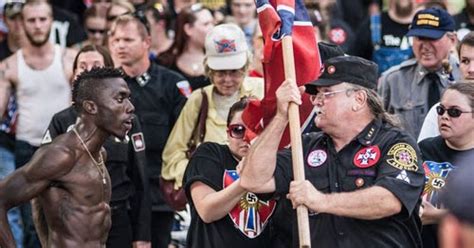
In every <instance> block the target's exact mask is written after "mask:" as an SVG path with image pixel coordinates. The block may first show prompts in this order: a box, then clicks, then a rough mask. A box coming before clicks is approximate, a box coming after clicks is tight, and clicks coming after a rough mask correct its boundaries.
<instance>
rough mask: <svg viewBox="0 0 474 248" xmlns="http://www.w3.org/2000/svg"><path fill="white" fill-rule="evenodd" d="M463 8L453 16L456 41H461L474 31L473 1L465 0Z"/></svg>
mask: <svg viewBox="0 0 474 248" xmlns="http://www.w3.org/2000/svg"><path fill="white" fill-rule="evenodd" d="M464 3H465V7H464V8H463V9H462V10H461V12H459V13H458V14H456V15H454V16H453V18H454V22H455V23H456V33H457V35H458V40H462V39H463V38H464V36H465V35H466V34H468V33H469V32H471V30H474V0H465V1H464Z"/></svg>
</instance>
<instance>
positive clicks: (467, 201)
mask: <svg viewBox="0 0 474 248" xmlns="http://www.w3.org/2000/svg"><path fill="white" fill-rule="evenodd" d="M473 160H474V158H471V159H470V161H473ZM467 165H468V166H466V167H464V168H459V170H458V171H455V172H454V173H453V175H452V177H451V178H450V180H449V182H448V185H447V186H446V189H445V190H444V191H443V192H442V195H441V201H442V202H444V204H445V206H446V208H447V209H448V213H447V214H446V215H445V217H444V218H443V220H442V221H441V224H440V241H439V243H440V247H441V248H470V247H474V212H473V211H472V206H473V204H474V191H473V190H472V189H473V188H474V180H472V178H474V166H472V164H467ZM470 165H471V166H470Z"/></svg>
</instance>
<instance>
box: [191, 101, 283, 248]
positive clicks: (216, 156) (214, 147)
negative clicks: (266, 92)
mask: <svg viewBox="0 0 474 248" xmlns="http://www.w3.org/2000/svg"><path fill="white" fill-rule="evenodd" d="M248 102H249V99H248V98H246V97H244V98H242V99H241V100H239V101H238V102H236V103H234V104H233V105H232V107H230V109H229V114H228V119H227V139H228V144H219V143H215V142H205V143H203V144H202V145H200V146H199V148H198V149H197V150H196V152H195V153H194V154H193V157H192V158H191V160H190V161H189V164H188V166H187V168H186V172H185V176H184V181H183V184H184V185H185V190H186V195H187V197H188V199H189V203H190V206H191V225H190V227H189V231H188V237H187V245H186V247H189V248H198V247H202V248H205V247H246V248H252V247H272V246H271V232H270V230H271V228H270V218H271V217H272V214H273V213H274V211H275V208H276V204H277V203H276V200H273V199H271V200H262V198H261V196H260V195H256V194H254V193H252V192H247V191H246V190H245V189H244V188H242V186H240V182H239V181H240V180H239V173H240V170H241V168H239V163H240V162H241V161H242V159H244V157H245V156H246V155H247V153H248V150H249V147H250V144H249V141H246V140H244V136H245V131H246V127H245V125H244V123H243V121H242V112H243V110H244V109H245V107H246V106H247V104H248ZM252 217H253V218H255V219H254V221H253V222H250V223H249V222H247V221H248V220H249V219H248V218H252Z"/></svg>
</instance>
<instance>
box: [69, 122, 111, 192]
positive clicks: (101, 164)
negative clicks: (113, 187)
mask: <svg viewBox="0 0 474 248" xmlns="http://www.w3.org/2000/svg"><path fill="white" fill-rule="evenodd" d="M72 131H74V133H75V134H76V136H77V138H78V139H79V141H80V142H81V144H82V146H83V147H84V149H85V150H86V152H87V154H89V157H90V158H91V159H92V162H93V163H94V165H95V167H96V168H97V171H99V174H100V176H101V177H102V183H103V184H104V185H105V184H107V180H105V172H104V170H103V169H104V167H105V164H104V158H103V157H102V153H100V152H99V156H100V160H99V162H97V161H96V160H95V159H94V157H93V156H92V154H91V152H90V151H89V149H87V146H86V143H84V140H82V138H81V136H79V133H77V130H76V128H73V129H72Z"/></svg>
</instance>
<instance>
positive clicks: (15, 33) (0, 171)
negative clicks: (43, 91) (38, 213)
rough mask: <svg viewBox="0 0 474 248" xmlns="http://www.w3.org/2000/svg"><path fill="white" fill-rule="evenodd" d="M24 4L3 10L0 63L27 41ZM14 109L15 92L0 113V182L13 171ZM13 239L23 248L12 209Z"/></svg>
mask: <svg viewBox="0 0 474 248" xmlns="http://www.w3.org/2000/svg"><path fill="white" fill-rule="evenodd" d="M23 4H24V1H8V2H6V3H5V6H4V8H3V20H4V22H5V24H6V26H7V28H8V33H7V37H6V39H5V40H3V41H2V42H1V43H0V61H1V60H4V59H6V58H7V57H9V56H10V55H12V54H13V53H15V52H16V51H17V50H18V49H20V48H21V46H22V45H23V44H24V42H27V41H26V37H25V33H24V31H23V25H22V19H21V9H22V8H23ZM16 120H17V105H16V98H15V92H12V93H11V94H10V97H8V103H7V109H6V110H5V112H4V113H0V179H3V178H4V177H6V176H8V175H9V174H11V173H12V172H13V171H14V170H15V154H14V149H15V128H16ZM7 215H8V223H9V224H10V228H11V231H12V233H13V237H14V238H15V242H16V245H17V247H18V248H22V247H23V228H22V226H21V215H20V209H19V208H12V209H10V211H8V213H7Z"/></svg>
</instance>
